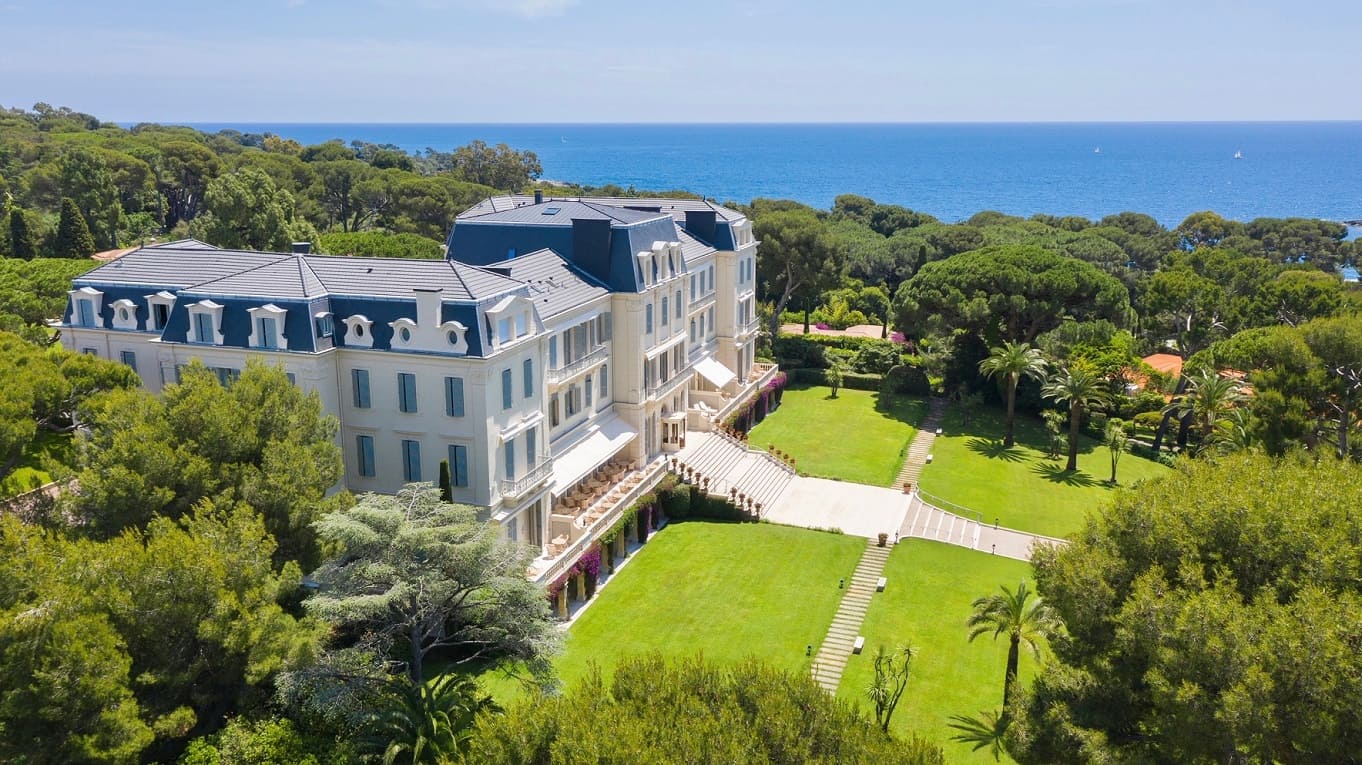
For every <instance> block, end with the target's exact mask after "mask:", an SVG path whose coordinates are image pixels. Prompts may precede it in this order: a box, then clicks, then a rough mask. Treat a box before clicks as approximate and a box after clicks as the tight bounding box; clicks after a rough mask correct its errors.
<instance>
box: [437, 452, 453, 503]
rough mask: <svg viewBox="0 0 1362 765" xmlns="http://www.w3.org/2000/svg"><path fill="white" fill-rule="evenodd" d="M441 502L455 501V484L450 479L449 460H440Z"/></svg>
mask: <svg viewBox="0 0 1362 765" xmlns="http://www.w3.org/2000/svg"><path fill="white" fill-rule="evenodd" d="M440 501H441V502H453V501H454V482H453V480H451V479H450V477H449V460H440Z"/></svg>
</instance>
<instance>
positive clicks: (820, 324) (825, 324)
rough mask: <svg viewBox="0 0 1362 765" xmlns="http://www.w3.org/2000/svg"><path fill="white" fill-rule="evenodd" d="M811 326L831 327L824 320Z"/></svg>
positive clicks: (819, 327)
mask: <svg viewBox="0 0 1362 765" xmlns="http://www.w3.org/2000/svg"><path fill="white" fill-rule="evenodd" d="M813 326H814V329H832V327H831V326H830V325H829V324H828V323H827V322H826V321H820V322H818V323H817V324H815V325H813Z"/></svg>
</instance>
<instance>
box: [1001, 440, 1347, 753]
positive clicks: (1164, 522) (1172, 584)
mask: <svg viewBox="0 0 1362 765" xmlns="http://www.w3.org/2000/svg"><path fill="white" fill-rule="evenodd" d="M1359 496H1362V468H1360V467H1359V466H1358V465H1356V464H1354V463H1351V462H1348V461H1337V460H1334V459H1333V458H1325V459H1322V460H1319V461H1318V462H1315V461H1311V460H1306V459H1295V458H1288V459H1284V460H1278V459H1273V458H1270V457H1266V456H1261V455H1253V454H1236V455H1233V456H1229V457H1224V458H1220V459H1217V460H1215V461H1195V462H1191V461H1189V462H1184V463H1182V464H1181V465H1180V466H1179V469H1178V471H1177V472H1176V473H1175V474H1174V475H1172V476H1171V477H1169V478H1167V479H1165V480H1162V481H1159V482H1157V483H1154V484H1144V485H1142V486H1141V488H1140V490H1139V491H1137V492H1126V493H1123V494H1121V495H1119V497H1118V499H1117V500H1116V502H1115V504H1114V505H1112V506H1111V507H1109V508H1106V509H1103V510H1101V511H1100V512H1099V513H1097V514H1096V515H1095V516H1094V517H1092V518H1091V519H1090V520H1089V522H1088V525H1087V528H1086V529H1085V530H1084V531H1083V532H1082V533H1080V534H1079V535H1078V536H1077V538H1076V540H1075V542H1074V543H1073V544H1072V545H1070V546H1069V547H1067V548H1063V549H1053V548H1047V549H1044V550H1042V551H1041V553H1040V554H1039V555H1038V556H1037V558H1036V572H1037V580H1038V583H1039V586H1040V591H1041V592H1042V593H1043V594H1044V596H1045V598H1046V602H1048V603H1049V604H1050V606H1051V607H1052V608H1054V609H1055V611H1056V613H1057V614H1058V615H1059V616H1060V618H1061V619H1062V620H1063V623H1064V625H1065V628H1066V633H1065V634H1064V635H1063V636H1062V637H1058V638H1055V639H1053V640H1052V641H1051V647H1052V648H1053V650H1054V655H1055V661H1054V662H1052V663H1051V664H1049V665H1047V666H1046V667H1045V668H1044V669H1043V670H1042V671H1041V672H1040V674H1039V676H1038V677H1037V679H1036V681H1035V683H1034V685H1033V687H1032V688H1031V689H1030V691H1029V692H1028V693H1026V694H1025V698H1024V699H1023V700H1022V703H1021V708H1020V711H1021V715H1020V716H1019V718H1018V719H1017V720H1016V721H1015V722H1014V724H1013V726H1012V729H1011V730H1010V731H1009V734H1008V735H1009V747H1008V749H1009V752H1010V753H1011V754H1012V755H1013V756H1014V757H1015V758H1016V759H1017V760H1018V761H1019V762H1022V763H1031V762H1035V763H1041V762H1058V761H1064V762H1112V761H1119V762H1131V761H1144V762H1187V763H1199V762H1205V763H1210V762H1227V761H1258V762H1305V761H1309V762H1348V761H1350V760H1351V759H1352V758H1354V757H1355V756H1356V753H1357V752H1358V751H1362V713H1359V710H1362V676H1359V675H1358V673H1357V672H1356V671H1354V668H1355V667H1356V666H1357V655H1356V642H1357V640H1358V636H1359V635H1362V616H1360V614H1362V608H1360V606H1362V592H1360V591H1359V590H1360V589H1362V588H1360V587H1359V582H1362V570H1360V569H1359V567H1360V566H1362V547H1359V544H1360V543H1359V540H1362V516H1359V514H1358V512H1357V498H1358V497H1359Z"/></svg>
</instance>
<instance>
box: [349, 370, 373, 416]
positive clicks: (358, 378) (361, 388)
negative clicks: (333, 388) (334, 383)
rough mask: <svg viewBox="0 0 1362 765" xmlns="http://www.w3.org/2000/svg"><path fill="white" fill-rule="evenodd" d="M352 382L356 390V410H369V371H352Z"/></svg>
mask: <svg viewBox="0 0 1362 765" xmlns="http://www.w3.org/2000/svg"><path fill="white" fill-rule="evenodd" d="M350 377H351V381H352V382H353V383H354V386H353V387H354V389H355V408H356V409H368V408H369V370H367V369H352V370H350Z"/></svg>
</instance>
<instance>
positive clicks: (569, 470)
mask: <svg viewBox="0 0 1362 765" xmlns="http://www.w3.org/2000/svg"><path fill="white" fill-rule="evenodd" d="M637 435H638V432H637V431H635V430H633V429H631V428H630V427H629V425H628V424H627V423H626V422H624V421H623V420H621V419H620V418H619V417H611V418H610V419H608V420H604V421H603V422H600V423H596V424H593V425H591V426H590V430H589V431H588V432H587V434H586V435H585V436H583V437H581V438H579V439H577V440H576V441H574V442H573V443H572V445H571V446H569V447H567V448H566V449H564V450H563V451H561V452H559V451H558V450H557V449H555V450H554V455H553V487H552V490H553V495H554V496H561V495H562V494H563V493H564V492H566V491H567V490H568V489H570V488H572V486H573V485H574V484H576V483H577V482H578V481H580V480H582V479H583V478H586V477H587V476H588V475H590V474H591V471H593V470H595V469H596V468H598V467H600V466H601V465H602V464H604V463H605V461H606V460H608V459H610V458H611V457H613V456H615V455H616V454H618V453H619V451H620V450H621V449H623V448H624V447H625V446H628V444H629V442H630V441H633V440H634V438H635V437H636V436H637Z"/></svg>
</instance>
